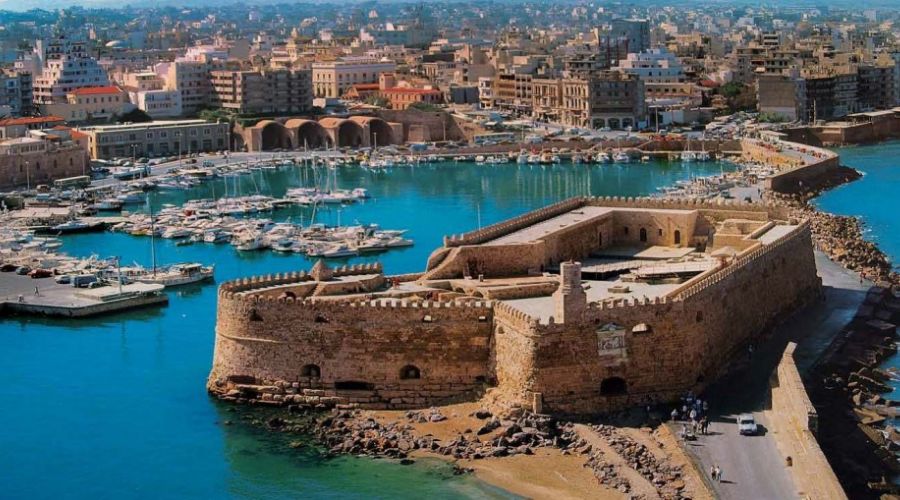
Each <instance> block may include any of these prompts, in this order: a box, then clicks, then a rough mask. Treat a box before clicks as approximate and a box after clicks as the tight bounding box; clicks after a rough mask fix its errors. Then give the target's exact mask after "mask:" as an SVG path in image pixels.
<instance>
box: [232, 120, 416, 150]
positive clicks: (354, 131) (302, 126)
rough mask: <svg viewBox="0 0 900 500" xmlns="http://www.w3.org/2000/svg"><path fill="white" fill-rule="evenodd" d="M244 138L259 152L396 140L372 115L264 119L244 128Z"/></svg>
mask: <svg viewBox="0 0 900 500" xmlns="http://www.w3.org/2000/svg"><path fill="white" fill-rule="evenodd" d="M248 134H249V137H246V136H247V135H248ZM244 136H245V137H243V142H244V143H245V144H247V145H248V146H249V147H250V149H251V150H259V151H271V150H274V149H285V150H291V149H304V148H308V149H319V148H331V147H335V146H336V147H352V148H358V147H365V146H376V145H379V144H381V145H385V144H393V143H394V142H396V141H397V140H398V139H399V138H397V137H394V130H393V128H392V127H391V125H390V124H389V123H388V122H386V121H384V120H382V119H381V118H377V117H372V116H352V117H350V118H337V117H327V118H322V119H321V120H319V121H315V120H306V119H300V118H292V119H290V120H287V121H286V122H284V123H281V122H277V121H274V120H263V121H261V122H259V123H257V124H256V125H254V126H252V127H249V128H248V129H246V131H245V133H244Z"/></svg>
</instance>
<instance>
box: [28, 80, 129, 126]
mask: <svg viewBox="0 0 900 500" xmlns="http://www.w3.org/2000/svg"><path fill="white" fill-rule="evenodd" d="M39 107H40V109H41V112H42V113H44V114H46V115H56V116H61V117H63V118H65V119H66V121H67V122H70V123H79V122H86V121H91V120H106V119H109V118H111V117H113V116H120V115H122V114H124V113H127V112H129V111H131V110H132V109H134V105H133V104H131V101H129V100H128V94H127V93H126V92H125V91H124V90H122V89H121V88H119V87H117V86H115V85H107V86H103V87H82V88H78V89H75V90H72V91H70V92H69V93H68V94H66V102H64V103H53V104H42V105H40V106H39Z"/></svg>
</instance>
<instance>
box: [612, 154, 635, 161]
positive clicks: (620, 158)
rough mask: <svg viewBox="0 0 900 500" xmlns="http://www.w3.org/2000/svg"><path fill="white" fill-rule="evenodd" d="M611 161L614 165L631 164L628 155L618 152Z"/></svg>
mask: <svg viewBox="0 0 900 500" xmlns="http://www.w3.org/2000/svg"><path fill="white" fill-rule="evenodd" d="M613 161H614V162H616V163H629V162H631V157H630V156H628V153H626V152H624V151H619V152H617V153H616V154H614V155H613Z"/></svg>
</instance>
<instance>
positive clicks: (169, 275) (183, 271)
mask: <svg viewBox="0 0 900 500" xmlns="http://www.w3.org/2000/svg"><path fill="white" fill-rule="evenodd" d="M213 273H214V267H213V266H204V265H202V264H197V263H189V264H175V265H173V266H169V267H168V268H166V269H164V270H162V271H155V272H147V273H146V274H143V275H140V276H136V277H132V279H133V280H134V281H137V282H139V283H151V284H157V285H163V286H164V287H166V288H168V287H173V286H180V285H188V284H191V283H197V282H198V281H204V280H208V279H212V277H213Z"/></svg>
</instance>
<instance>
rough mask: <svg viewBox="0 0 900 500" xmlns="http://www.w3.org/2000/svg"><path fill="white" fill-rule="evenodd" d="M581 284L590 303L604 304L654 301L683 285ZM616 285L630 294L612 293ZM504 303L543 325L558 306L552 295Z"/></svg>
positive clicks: (583, 282)
mask: <svg viewBox="0 0 900 500" xmlns="http://www.w3.org/2000/svg"><path fill="white" fill-rule="evenodd" d="M581 283H582V286H584V287H585V295H587V301H588V302H602V301H605V300H610V299H629V300H632V299H643V298H645V297H646V298H648V299H653V298H656V297H663V296H665V295H668V294H669V293H671V292H673V291H674V290H675V289H677V288H678V287H680V286H681V285H682V284H683V283H679V284H676V283H672V284H659V285H656V284H653V285H651V284H649V283H632V282H627V283H626V282H623V281H621V280H613V281H605V280H584V281H582V282H581ZM615 285H618V286H627V287H628V292H625V293H613V292H610V291H609V288H610V287H612V286H615ZM502 302H505V303H507V304H509V305H511V306H512V307H514V308H516V309H518V310H520V311H522V312H523V313H525V314H527V315H529V316H531V317H533V318H537V319H538V320H540V321H541V322H543V323H546V322H547V321H548V320H549V319H550V316H553V315H554V314H555V313H556V306H555V303H554V301H553V296H552V295H545V296H542V297H528V298H524V299H509V300H503V301H502Z"/></svg>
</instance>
